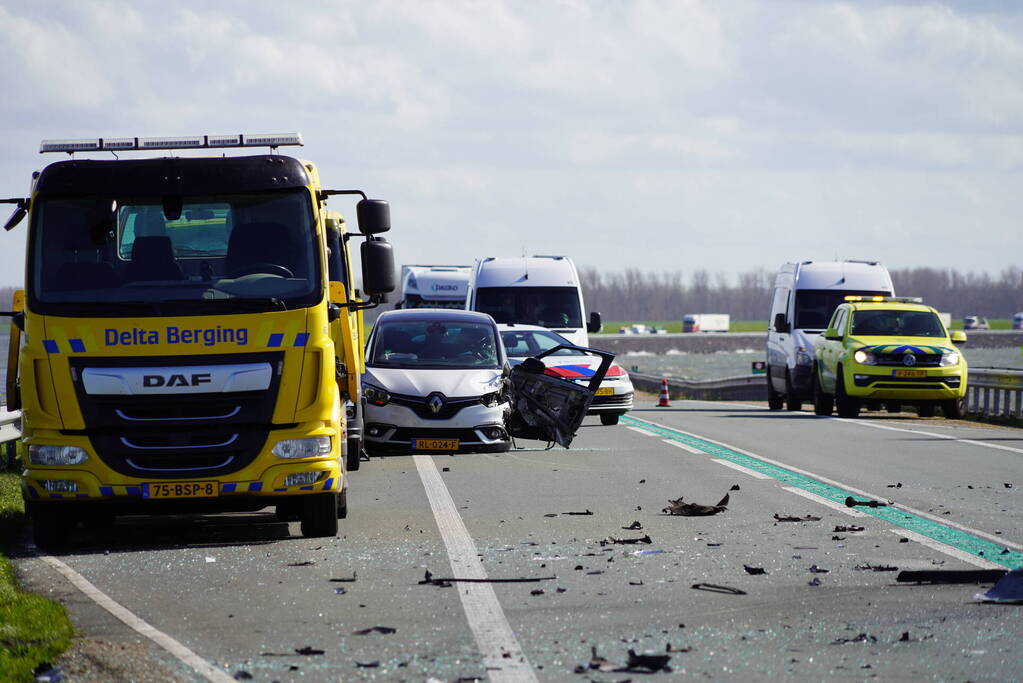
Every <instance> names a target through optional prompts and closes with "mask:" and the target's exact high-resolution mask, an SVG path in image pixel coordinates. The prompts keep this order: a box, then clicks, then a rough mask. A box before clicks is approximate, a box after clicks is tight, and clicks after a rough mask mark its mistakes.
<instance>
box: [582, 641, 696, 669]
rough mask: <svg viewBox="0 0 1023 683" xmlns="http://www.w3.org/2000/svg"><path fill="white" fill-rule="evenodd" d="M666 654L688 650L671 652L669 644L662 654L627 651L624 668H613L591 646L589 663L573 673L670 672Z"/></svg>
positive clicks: (668, 659) (668, 658)
mask: <svg viewBox="0 0 1023 683" xmlns="http://www.w3.org/2000/svg"><path fill="white" fill-rule="evenodd" d="M668 652H688V649H683V650H673V649H672V648H671V644H670V643H669V644H668V647H667V648H666V650H665V653H664V654H662V653H656V652H644V653H637V652H636V651H635V650H629V658H628V660H627V661H626V663H625V666H615V665H614V664H612V663H611V662H609V661H608V660H607V659H606V658H605V657H601V656H600V655H598V654H597V647H596V646H592V647H591V648H590V653H591V655H590V661H589V663H588V664H585V665H583V664H580V665H579V666H577V667H576V668H575V673H577V674H584V673H587V672H589V671H600V672H602V673H656V672H658V671H664V672H670V671H671V667H669V666H668V662H670V661H671V655H670V654H667V653H668Z"/></svg>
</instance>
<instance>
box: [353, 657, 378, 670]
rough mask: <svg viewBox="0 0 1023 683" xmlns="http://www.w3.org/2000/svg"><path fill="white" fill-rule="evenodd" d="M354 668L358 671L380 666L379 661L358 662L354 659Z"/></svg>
mask: <svg viewBox="0 0 1023 683" xmlns="http://www.w3.org/2000/svg"><path fill="white" fill-rule="evenodd" d="M355 666H356V668H358V669H375V668H377V667H378V666H380V660H379V659H374V660H373V661H372V662H360V661H359V660H358V659H356V660H355Z"/></svg>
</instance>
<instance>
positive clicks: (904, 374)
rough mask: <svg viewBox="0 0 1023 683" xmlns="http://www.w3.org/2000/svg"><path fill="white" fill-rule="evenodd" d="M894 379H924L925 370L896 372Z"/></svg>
mask: <svg viewBox="0 0 1023 683" xmlns="http://www.w3.org/2000/svg"><path fill="white" fill-rule="evenodd" d="M895 376H896V377H926V376H927V371H926V370H896V371H895Z"/></svg>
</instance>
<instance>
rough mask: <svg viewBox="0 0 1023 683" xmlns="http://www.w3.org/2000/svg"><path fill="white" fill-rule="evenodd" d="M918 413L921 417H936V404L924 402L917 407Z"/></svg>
mask: <svg viewBox="0 0 1023 683" xmlns="http://www.w3.org/2000/svg"><path fill="white" fill-rule="evenodd" d="M916 414H917V415H918V416H919V417H934V404H933V403H922V404H920V405H918V406H917V407H916Z"/></svg>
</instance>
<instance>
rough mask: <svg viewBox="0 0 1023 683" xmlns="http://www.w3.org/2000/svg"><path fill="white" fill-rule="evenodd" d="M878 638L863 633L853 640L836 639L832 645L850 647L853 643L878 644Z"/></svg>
mask: <svg viewBox="0 0 1023 683" xmlns="http://www.w3.org/2000/svg"><path fill="white" fill-rule="evenodd" d="M876 642H877V637H876V636H872V635H870V634H869V633H861V634H859V635H858V636H854V637H852V638H836V639H835V640H833V641H832V642H831V644H832V645H849V644H851V643H876Z"/></svg>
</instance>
